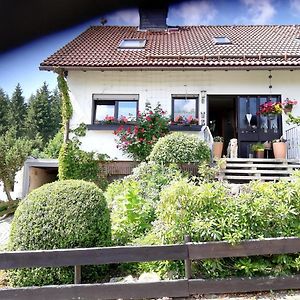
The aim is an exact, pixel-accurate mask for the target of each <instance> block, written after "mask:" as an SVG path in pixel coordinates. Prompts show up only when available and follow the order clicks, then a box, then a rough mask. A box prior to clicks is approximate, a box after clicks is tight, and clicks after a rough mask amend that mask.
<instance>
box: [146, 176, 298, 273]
mask: <svg viewBox="0 0 300 300" xmlns="http://www.w3.org/2000/svg"><path fill="white" fill-rule="evenodd" d="M156 216H157V219H156V221H155V222H154V226H153V229H152V230H151V232H149V234H148V236H146V237H145V238H144V240H145V241H146V242H147V243H149V242H151V241H152V244H173V243H182V242H183V237H184V235H185V234H189V235H190V236H191V238H192V241H193V242H207V241H222V240H225V241H229V242H231V243H233V244H234V243H237V242H239V241H241V240H244V239H261V238H271V237H290V236H297V237H300V181H299V179H298V180H296V181H295V182H291V183H288V182H278V183H272V182H271V183H270V182H266V183H262V182H252V183H250V184H249V185H245V186H244V188H243V191H242V192H241V194H240V195H239V196H232V195H231V194H230V189H229V187H226V186H225V185H224V184H221V183H219V182H214V183H203V184H201V185H200V186H196V185H195V184H193V183H191V182H187V181H186V180H181V181H178V182H176V183H174V184H172V185H171V186H169V187H167V188H166V189H164V190H163V191H162V193H161V201H160V202H159V204H158V206H157V210H156ZM144 268H145V270H147V271H148V270H149V269H150V270H151V268H152V270H153V269H154V270H160V272H161V275H162V276H166V274H168V273H169V272H170V270H173V271H172V272H173V276H174V277H176V276H178V275H181V276H182V275H183V266H182V264H181V265H180V264H179V265H178V264H174V263H164V264H161V263H155V264H146V265H145V267H144ZM299 270H300V256H299V254H295V255H274V256H259V257H246V258H235V259H231V258H228V259H216V260H203V261H201V262H199V263H195V264H194V271H195V272H196V274H197V273H198V272H199V274H201V276H206V277H226V276H256V275H257V276H260V275H286V274H292V273H296V272H299ZM199 274H198V275H199Z"/></svg>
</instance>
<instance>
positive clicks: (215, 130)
mask: <svg viewBox="0 0 300 300" xmlns="http://www.w3.org/2000/svg"><path fill="white" fill-rule="evenodd" d="M236 108H237V97H236V96H227V95H226V96H222V95H209V96H208V125H209V129H210V131H211V134H212V136H214V137H215V136H222V137H223V138H224V147H223V153H222V155H226V154H227V147H228V143H229V141H230V139H232V138H237V126H236V125H237V121H236V116H237V113H236Z"/></svg>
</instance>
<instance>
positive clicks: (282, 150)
mask: <svg viewBox="0 0 300 300" xmlns="http://www.w3.org/2000/svg"><path fill="white" fill-rule="evenodd" d="M273 152H274V157H275V158H279V159H286V153H287V146H286V143H284V142H279V143H273Z"/></svg>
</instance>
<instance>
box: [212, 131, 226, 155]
mask: <svg viewBox="0 0 300 300" xmlns="http://www.w3.org/2000/svg"><path fill="white" fill-rule="evenodd" d="M213 141H214V143H213V158H214V159H220V158H221V157H222V152H223V144H224V138H223V137H222V136H215V137H214V138H213Z"/></svg>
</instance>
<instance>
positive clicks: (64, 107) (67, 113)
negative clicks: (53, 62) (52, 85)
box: [57, 69, 73, 124]
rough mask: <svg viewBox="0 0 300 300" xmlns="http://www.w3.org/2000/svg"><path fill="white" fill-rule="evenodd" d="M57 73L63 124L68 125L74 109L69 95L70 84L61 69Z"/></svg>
mask: <svg viewBox="0 0 300 300" xmlns="http://www.w3.org/2000/svg"><path fill="white" fill-rule="evenodd" d="M57 73H58V75H57V84H58V89H59V92H60V94H61V99H62V102H61V113H62V122H63V124H66V123H67V122H68V121H69V120H70V119H71V117H72V114H73V108H72V103H71V99H70V95H69V88H68V84H67V81H66V80H65V77H64V72H63V70H61V69H59V70H57Z"/></svg>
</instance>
